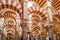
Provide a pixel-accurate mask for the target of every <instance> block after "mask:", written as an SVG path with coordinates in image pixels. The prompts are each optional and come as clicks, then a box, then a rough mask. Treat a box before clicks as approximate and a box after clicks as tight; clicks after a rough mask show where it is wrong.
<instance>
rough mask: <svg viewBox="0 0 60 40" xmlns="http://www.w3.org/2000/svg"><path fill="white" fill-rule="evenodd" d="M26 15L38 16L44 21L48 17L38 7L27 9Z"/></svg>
mask: <svg viewBox="0 0 60 40" xmlns="http://www.w3.org/2000/svg"><path fill="white" fill-rule="evenodd" d="M28 13H29V15H30V14H38V15H40V16H41V17H42V20H45V19H47V17H48V15H47V13H46V11H45V10H43V9H42V8H39V7H34V6H31V7H30V8H28Z"/></svg>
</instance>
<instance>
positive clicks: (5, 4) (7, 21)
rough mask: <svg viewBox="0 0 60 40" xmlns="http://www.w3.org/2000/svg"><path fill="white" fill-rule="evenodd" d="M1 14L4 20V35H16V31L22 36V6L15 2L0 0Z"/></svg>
mask: <svg viewBox="0 0 60 40" xmlns="http://www.w3.org/2000/svg"><path fill="white" fill-rule="evenodd" d="M0 14H1V15H2V18H4V24H3V25H4V32H5V33H4V34H5V35H7V34H9V33H11V34H13V35H14V34H15V30H16V31H17V32H18V34H19V35H21V33H22V28H21V25H20V22H21V16H22V6H21V4H20V3H18V2H16V1H13V0H0ZM12 29H13V30H12Z"/></svg>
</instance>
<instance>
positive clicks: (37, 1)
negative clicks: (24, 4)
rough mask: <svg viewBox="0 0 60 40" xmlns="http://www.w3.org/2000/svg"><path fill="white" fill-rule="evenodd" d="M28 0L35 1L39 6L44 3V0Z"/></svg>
mask: <svg viewBox="0 0 60 40" xmlns="http://www.w3.org/2000/svg"><path fill="white" fill-rule="evenodd" d="M29 1H33V2H35V3H37V4H38V5H39V6H40V7H42V6H43V5H44V4H45V3H46V0H29Z"/></svg>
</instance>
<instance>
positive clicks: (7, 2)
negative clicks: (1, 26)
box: [0, 0, 22, 14]
mask: <svg viewBox="0 0 60 40" xmlns="http://www.w3.org/2000/svg"><path fill="white" fill-rule="evenodd" d="M4 8H10V9H13V10H14V11H16V12H18V13H20V14H21V13H22V6H21V4H20V3H18V2H16V1H13V0H0V10H1V9H4Z"/></svg>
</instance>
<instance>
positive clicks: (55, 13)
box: [52, 9, 60, 18]
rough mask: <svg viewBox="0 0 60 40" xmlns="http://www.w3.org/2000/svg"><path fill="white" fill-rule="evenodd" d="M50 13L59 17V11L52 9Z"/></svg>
mask: <svg viewBox="0 0 60 40" xmlns="http://www.w3.org/2000/svg"><path fill="white" fill-rule="evenodd" d="M52 13H53V15H54V16H57V17H58V18H60V12H58V11H56V10H53V9H52Z"/></svg>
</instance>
